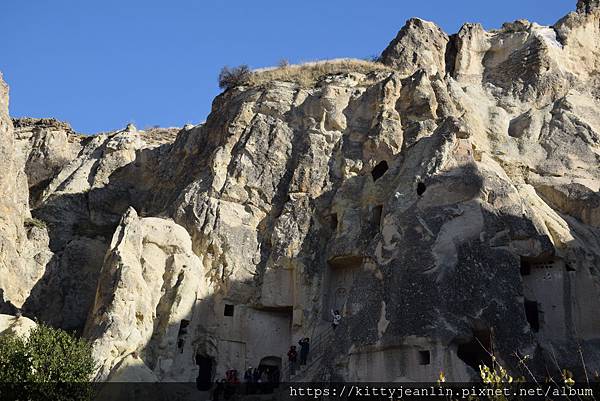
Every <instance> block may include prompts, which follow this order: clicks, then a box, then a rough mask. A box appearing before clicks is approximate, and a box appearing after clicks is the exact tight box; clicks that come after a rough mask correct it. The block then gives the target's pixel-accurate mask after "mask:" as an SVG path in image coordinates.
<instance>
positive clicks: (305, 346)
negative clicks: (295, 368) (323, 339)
mask: <svg viewBox="0 0 600 401" xmlns="http://www.w3.org/2000/svg"><path fill="white" fill-rule="evenodd" d="M298 344H300V365H306V359H307V358H308V351H309V349H310V341H309V339H308V337H304V338H303V339H302V340H300V341H298Z"/></svg>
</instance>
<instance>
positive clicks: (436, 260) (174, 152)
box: [0, 0, 600, 382]
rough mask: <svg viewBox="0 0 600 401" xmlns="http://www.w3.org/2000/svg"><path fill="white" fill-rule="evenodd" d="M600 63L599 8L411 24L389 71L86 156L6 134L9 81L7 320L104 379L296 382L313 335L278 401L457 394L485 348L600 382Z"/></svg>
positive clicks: (303, 77)
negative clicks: (295, 348) (379, 388)
mask: <svg viewBox="0 0 600 401" xmlns="http://www.w3.org/2000/svg"><path fill="white" fill-rule="evenodd" d="M599 43H600V8H599V6H598V1H595V0H588V1H583V0H580V1H579V2H578V4H577V11H576V12H573V13H570V14H569V15H567V16H566V17H564V18H563V19H561V20H560V21H558V22H557V23H556V24H555V25H554V26H551V27H547V26H540V25H538V24H535V23H531V22H528V21H525V20H519V21H515V22H512V23H507V24H504V25H503V26H502V28H500V29H498V30H494V31H486V30H484V28H483V27H482V26H481V25H478V24H466V25H464V26H463V27H462V28H461V29H460V31H459V32H458V33H456V34H454V35H447V34H445V33H444V32H443V31H442V30H441V29H440V28H439V27H437V26H436V25H435V24H433V23H431V22H427V21H423V20H419V19H411V20H409V21H408V23H407V25H406V26H405V27H404V28H402V30H401V31H400V32H399V34H398V36H397V37H396V38H395V39H394V40H393V41H392V42H391V43H390V45H389V47H388V48H387V49H385V50H384V52H383V54H382V56H381V58H380V62H377V63H369V62H364V61H352V60H343V61H340V60H338V61H332V62H329V63H325V64H320V63H314V64H310V65H304V66H302V65H301V66H285V67H280V68H278V69H273V70H263V71H257V72H254V73H253V74H252V78H251V80H250V81H248V82H240V84H239V85H236V86H233V87H230V88H229V89H227V90H225V91H224V92H223V93H222V94H221V95H219V96H218V97H217V98H216V99H215V101H214V103H213V109H212V112H211V114H210V116H209V117H208V119H207V121H206V123H204V124H202V125H198V126H195V127H190V126H188V127H186V128H184V129H182V130H173V129H154V130H147V131H142V130H137V129H136V128H135V127H133V126H129V127H128V128H126V129H125V130H122V131H118V132H112V133H104V134H99V135H95V136H81V135H78V134H76V133H75V132H73V130H72V129H71V128H70V127H69V126H68V125H67V124H65V123H61V122H58V121H55V120H50V119H17V120H14V121H11V120H10V118H9V117H8V113H7V106H8V100H7V99H8V95H7V88H6V86H5V85H4V84H2V85H1V86H0V91H1V93H0V95H1V96H0V106H1V107H0V121H1V124H0V168H1V171H2V174H0V210H1V211H2V213H1V214H0V249H1V252H0V301H1V302H0V311H1V312H2V313H14V311H16V310H21V311H22V313H23V314H24V315H25V316H28V317H31V318H37V319H38V320H40V321H45V322H48V323H50V324H52V325H55V326H59V327H63V328H66V329H70V330H78V331H79V332H80V333H81V334H82V335H83V336H85V337H87V338H89V339H90V340H91V341H92V342H93V345H94V353H95V356H96V358H97V359H98V361H99V370H98V373H97V379H98V380H125V379H128V380H144V381H194V380H196V379H198V380H199V382H203V381H210V380H211V379H213V378H216V377H222V375H223V374H224V372H225V371H226V370H227V369H231V368H234V369H237V370H238V371H240V372H243V371H244V370H245V369H246V368H247V367H248V366H250V365H251V366H255V367H257V366H271V367H276V368H278V369H280V372H281V374H282V375H284V377H282V379H284V380H287V379H288V377H287V373H288V370H287V366H286V362H285V360H286V358H285V353H286V351H287V349H288V348H289V346H290V345H292V344H296V343H297V341H298V340H299V339H300V338H302V337H310V338H311V339H312V340H313V346H312V351H311V355H312V357H311V359H310V362H309V364H308V366H307V367H306V368H304V369H303V370H302V371H301V372H300V373H298V374H297V375H295V376H294V377H291V379H292V380H313V379H315V380H374V381H388V380H390V381H391V380H421V381H434V380H436V379H437V377H438V375H439V373H440V371H444V372H445V374H446V377H447V378H448V380H457V381H461V380H469V379H472V378H474V377H475V374H476V370H477V365H478V364H480V363H482V362H483V363H486V362H488V361H489V355H488V354H487V352H486V349H487V350H491V349H492V348H493V351H494V353H495V355H496V357H497V358H498V360H499V361H500V362H501V363H502V364H503V365H504V366H506V367H507V368H508V369H510V370H513V371H518V369H519V366H520V365H519V361H518V358H519V357H521V358H522V357H524V356H525V355H528V356H529V358H528V361H529V362H528V363H529V365H528V366H529V368H530V369H531V371H532V372H533V373H534V374H538V375H546V374H547V372H551V373H553V374H556V373H557V368H556V363H555V362H558V364H559V366H560V367H561V368H568V369H570V370H572V371H573V372H575V374H583V372H582V360H581V358H582V356H583V357H584V358H585V365H586V366H587V368H588V370H590V371H594V370H598V371H600V315H599V314H598V313H597V311H598V310H599V309H600V298H599V296H600V282H599V280H600V272H599V271H598V268H599V266H600V194H599V191H600V169H599V168H598V167H599V166H600V47H599V45H598V44H599ZM336 68H337V70H336ZM323 71H327V72H326V73H323ZM331 309H337V310H340V311H341V313H342V315H343V318H342V320H341V324H340V326H339V328H337V330H336V331H335V332H333V331H332V329H331V325H330V321H331V313H330V310H331ZM484 348H486V349H484ZM579 349H581V353H579V352H578V351H577V350H579Z"/></svg>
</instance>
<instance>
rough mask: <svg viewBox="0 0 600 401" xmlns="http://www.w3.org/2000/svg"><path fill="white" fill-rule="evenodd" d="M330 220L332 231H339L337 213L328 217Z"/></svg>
mask: <svg viewBox="0 0 600 401" xmlns="http://www.w3.org/2000/svg"><path fill="white" fill-rule="evenodd" d="M328 220H329V228H331V231H337V227H338V217H337V213H332V214H330V215H329V216H328Z"/></svg>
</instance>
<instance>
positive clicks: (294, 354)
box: [287, 345, 298, 376]
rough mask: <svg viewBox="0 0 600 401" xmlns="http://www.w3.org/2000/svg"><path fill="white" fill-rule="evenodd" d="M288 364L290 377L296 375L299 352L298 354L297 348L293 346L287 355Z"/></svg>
mask: <svg viewBox="0 0 600 401" xmlns="http://www.w3.org/2000/svg"><path fill="white" fill-rule="evenodd" d="M287 356H288V362H289V363H290V376H293V375H294V374H296V360H297V359H298V352H296V346H295V345H292V346H291V347H290V350H289V351H288V353H287Z"/></svg>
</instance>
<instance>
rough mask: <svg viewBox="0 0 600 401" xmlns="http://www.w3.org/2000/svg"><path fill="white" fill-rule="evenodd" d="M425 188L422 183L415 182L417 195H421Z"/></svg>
mask: <svg viewBox="0 0 600 401" xmlns="http://www.w3.org/2000/svg"><path fill="white" fill-rule="evenodd" d="M426 190H427V186H426V185H425V184H424V183H422V182H419V183H418V184H417V195H419V196H422V195H423V194H424V193H425V191H426Z"/></svg>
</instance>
